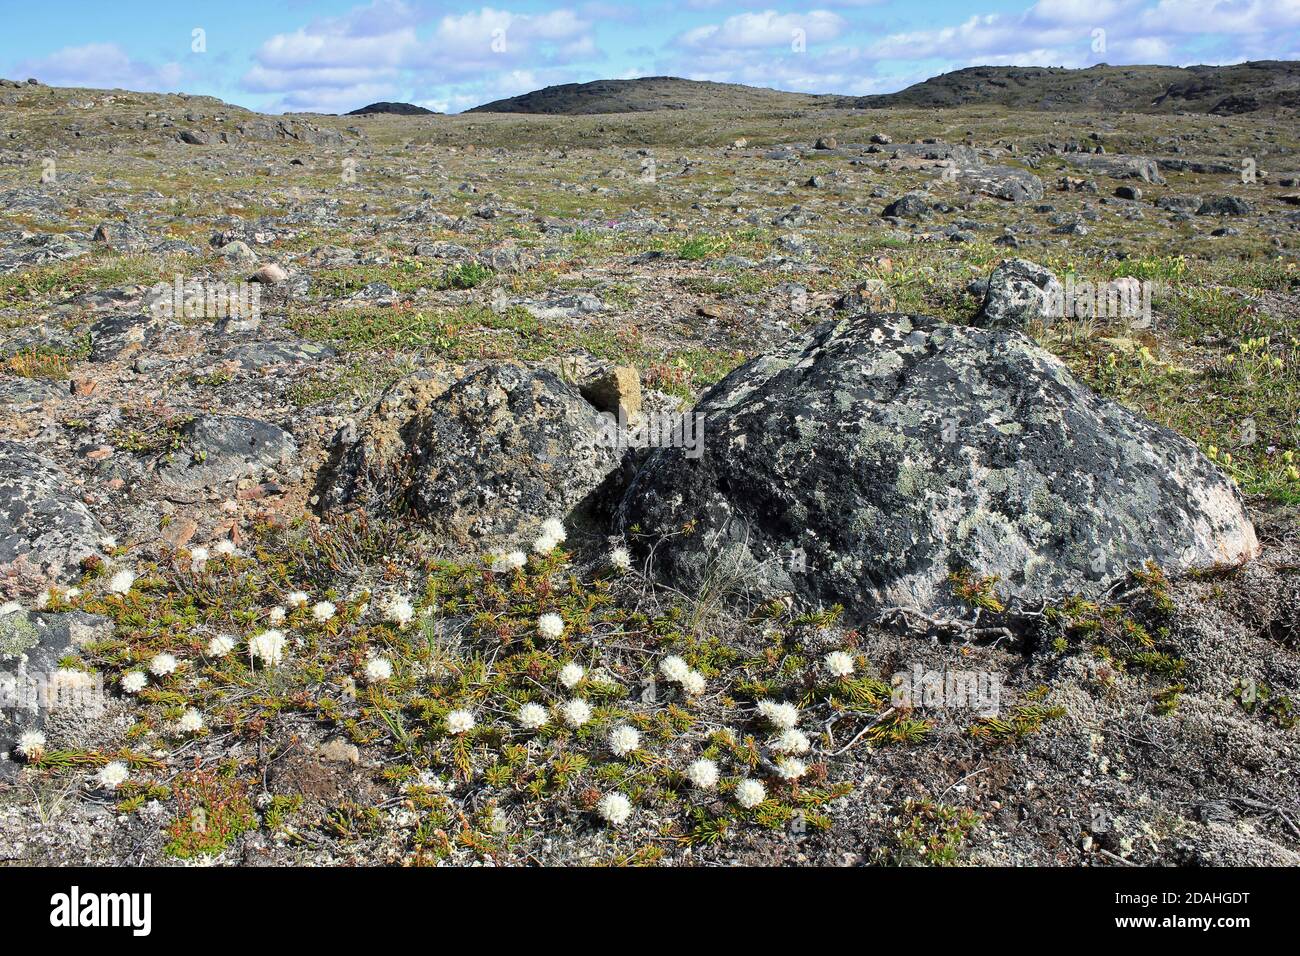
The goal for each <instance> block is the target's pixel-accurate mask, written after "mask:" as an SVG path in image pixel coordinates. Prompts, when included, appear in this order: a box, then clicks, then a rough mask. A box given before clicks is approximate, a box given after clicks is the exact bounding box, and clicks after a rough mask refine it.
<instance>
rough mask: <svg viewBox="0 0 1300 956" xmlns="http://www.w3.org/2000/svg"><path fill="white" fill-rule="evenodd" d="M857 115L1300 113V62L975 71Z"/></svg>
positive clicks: (868, 103) (856, 100)
mask: <svg viewBox="0 0 1300 956" xmlns="http://www.w3.org/2000/svg"><path fill="white" fill-rule="evenodd" d="M841 102H842V105H844V106H849V107H852V108H855V109H884V108H890V107H928V108H935V109H946V108H950V107H954V106H965V105H998V106H1005V107H1007V108H1008V109H1015V110H1107V111H1112V110H1125V111H1131V112H1140V113H1146V112H1174V111H1178V110H1186V111H1188V112H1193V113H1214V114H1218V115H1232V114H1236V113H1251V112H1255V111H1257V110H1262V111H1266V112H1279V111H1290V110H1295V109H1296V108H1297V107H1300V62H1295V61H1282V60H1261V61H1257V62H1251V63H1238V64H1234V65H1232V66H1189V67H1173V66H1106V65H1104V64H1103V65H1099V66H1093V67H1089V68H1087V69H1080V70H1070V69H1064V68H1052V67H1019V66H973V67H969V68H967V69H964V70H956V71H954V72H952V73H944V74H942V75H941V76H935V77H931V78H930V79H928V80H925V81H923V82H921V83H917V84H915V85H913V86H909V87H908V88H907V89H905V90H901V91H899V92H897V93H887V94H883V95H879V96H860V97H850V98H845V99H844V100H842V101H841Z"/></svg>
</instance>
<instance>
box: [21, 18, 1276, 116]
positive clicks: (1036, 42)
mask: <svg viewBox="0 0 1300 956" xmlns="http://www.w3.org/2000/svg"><path fill="white" fill-rule="evenodd" d="M0 23H3V24H4V29H3V33H0V75H4V76H8V77H12V78H19V79H25V78H27V77H28V76H35V77H36V78H37V79H40V80H42V81H44V82H46V83H51V84H55V85H60V86H93V87H104V88H111V87H122V88H126V89H136V90H153V91H171V92H178V91H179V92H188V93H207V94H211V95H213V96H218V97H220V98H222V99H224V100H227V101H228V102H232V103H237V104H239V105H241V106H247V107H251V108H254V109H259V110H264V111H268V112H280V111H286V110H319V111H324V112H344V111H347V110H349V109H353V108H355V107H358V106H362V105H364V104H366V103H369V102H372V101H374V100H380V99H387V100H402V101H408V102H413V103H419V104H421V105H424V106H427V107H429V108H432V109H437V110H440V111H459V110H462V109H465V108H467V107H470V106H474V105H477V104H479V103H482V102H486V101H488V100H491V99H496V98H499V97H502V96H512V95H514V94H516V93H523V92H526V91H528V90H531V89H536V88H538V87H541V86H548V85H550V84H553V83H569V82H582V81H586V80H594V79H602V78H609V77H634V76H651V75H664V74H667V75H674V76H686V77H691V78H693V79H708V80H720V81H727V82H737V83H748V84H753V85H758V86H772V87H777V88H780V89H788V90H800V91H806V92H817V93H851V94H863V93H879V92H891V91H893V90H897V89H901V88H902V87H904V86H907V85H908V84H910V83H913V82H916V81H918V80H922V79H925V78H926V77H928V76H932V75H934V74H936V73H941V72H944V71H947V70H952V69H959V68H961V67H964V66H973V65H977V64H986V63H992V64H1007V63H1011V64H1018V65H1046V66H1088V65H1091V64H1094V63H1102V62H1105V63H1112V64H1119V63H1172V64H1190V63H1232V62H1238V61H1241V60H1248V59H1300V0H1037V2H1027V0H821V2H818V0H809V2H807V3H803V4H791V3H778V2H762V0H758V2H755V3H749V2H744V0H680V2H675V3H663V2H659V0H643V2H641V3H637V4H627V3H616V2H613V0H494V2H493V3H491V4H490V5H483V4H478V3H473V2H469V0H465V2H455V0H451V2H423V0H364V2H357V0H221V2H220V3H212V2H206V3H203V4H198V3H183V2H174V0H173V2H168V3H160V2H156V0H50V2H47V3H44V4H42V3H32V2H30V0H0Z"/></svg>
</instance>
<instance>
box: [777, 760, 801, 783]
mask: <svg viewBox="0 0 1300 956" xmlns="http://www.w3.org/2000/svg"><path fill="white" fill-rule="evenodd" d="M776 772H777V773H779V774H780V775H781V777H782V778H783V779H785V780H798V779H799V778H800V777H802V776H803V775H804V774H805V773H807V772H808V768H807V767H805V766H804V763H803V761H802V760H799V759H798V758H796V757H782V758H781V759H780V760H778V761H777V762H776Z"/></svg>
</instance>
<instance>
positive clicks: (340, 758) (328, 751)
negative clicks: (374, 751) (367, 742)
mask: <svg viewBox="0 0 1300 956" xmlns="http://www.w3.org/2000/svg"><path fill="white" fill-rule="evenodd" d="M317 754H318V756H319V757H320V759H321V760H324V761H325V762H326V763H360V762H361V750H360V749H359V748H358V747H357V745H356V744H353V743H349V742H348V741H346V740H344V739H343V738H342V737H333V738H331V739H330V740H328V741H326V742H325V744H324V745H323V746H322V747H321V748H320V750H319V751H317Z"/></svg>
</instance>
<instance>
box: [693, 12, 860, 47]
mask: <svg viewBox="0 0 1300 956" xmlns="http://www.w3.org/2000/svg"><path fill="white" fill-rule="evenodd" d="M847 27H848V23H847V22H846V21H845V19H844V18H843V17H842V16H840V15H839V14H838V13H832V12H831V11H829V10H813V11H811V12H810V13H777V12H776V11H775V10H764V11H763V12H761V13H739V14H737V15H736V16H734V17H728V18H727V19H726V20H724V21H722V22H721V23H711V24H707V25H705V26H701V27H696V28H694V29H692V30H687V31H686V32H685V33H682V34H680V35H679V36H678V37H677V38H676V39H675V41H674V42H675V43H676V44H677V45H678V46H680V47H682V48H684V49H695V50H754V49H762V48H765V47H766V48H772V47H787V48H788V47H790V46H791V45H792V44H793V42H794V41H795V39H796V38H802V39H803V40H804V41H805V42H806V43H809V44H812V43H823V42H825V41H827V40H834V39H836V38H837V37H839V36H840V35H841V34H843V33H844V31H845V30H846V29H847Z"/></svg>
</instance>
